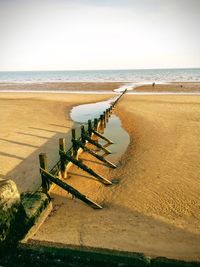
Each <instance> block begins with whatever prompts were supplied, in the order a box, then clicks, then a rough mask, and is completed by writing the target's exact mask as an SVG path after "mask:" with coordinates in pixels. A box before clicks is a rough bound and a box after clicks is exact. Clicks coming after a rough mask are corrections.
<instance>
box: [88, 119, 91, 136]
mask: <svg viewBox="0 0 200 267" xmlns="http://www.w3.org/2000/svg"><path fill="white" fill-rule="evenodd" d="M88 134H89V136H91V135H92V121H91V120H88Z"/></svg>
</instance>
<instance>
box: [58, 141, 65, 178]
mask: <svg viewBox="0 0 200 267" xmlns="http://www.w3.org/2000/svg"><path fill="white" fill-rule="evenodd" d="M65 141H66V140H65V139H64V138H60V139H59V150H61V151H62V152H63V153H65V152H66V142H65ZM60 163H61V164H60V165H61V166H60V168H61V176H62V178H64V177H65V164H66V160H65V158H63V156H62V154H61V153H60Z"/></svg>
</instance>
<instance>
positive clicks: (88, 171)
mask: <svg viewBox="0 0 200 267" xmlns="http://www.w3.org/2000/svg"><path fill="white" fill-rule="evenodd" d="M61 153H62V152H61ZM63 157H65V158H66V159H67V160H69V161H71V162H72V163H73V164H74V165H76V166H78V167H79V168H81V169H82V170H83V171H85V172H87V173H89V174H91V175H92V176H94V177H95V178H97V179H98V180H99V181H100V182H102V183H104V184H106V185H111V184H112V183H111V182H110V181H109V180H107V179H106V178H104V177H103V176H101V175H100V174H97V173H96V172H95V171H93V170H92V169H91V168H89V167H88V166H86V165H85V164H83V163H82V162H80V161H78V160H77V159H74V158H72V157H71V156H70V155H68V154H67V153H65V154H64V155H63Z"/></svg>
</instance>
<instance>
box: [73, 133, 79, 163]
mask: <svg viewBox="0 0 200 267" xmlns="http://www.w3.org/2000/svg"><path fill="white" fill-rule="evenodd" d="M74 140H76V129H72V145H73V156H74V157H75V158H76V156H77V151H78V148H77V145H76V142H74Z"/></svg>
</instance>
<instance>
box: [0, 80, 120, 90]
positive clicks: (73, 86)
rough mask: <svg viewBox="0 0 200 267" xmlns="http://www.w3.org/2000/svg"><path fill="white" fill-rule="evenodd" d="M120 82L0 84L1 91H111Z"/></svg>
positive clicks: (118, 85)
mask: <svg viewBox="0 0 200 267" xmlns="http://www.w3.org/2000/svg"><path fill="white" fill-rule="evenodd" d="M124 84H125V83H122V82H60V83H59V82H54V83H52V82H51V83H48V82H44V83H24V84H23V83H0V91H1V90H6V89H7V90H38V91H41V90H48V91H52V90H53V91H54V90H59V91H113V90H114V89H117V88H119V87H121V86H122V85H124Z"/></svg>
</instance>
